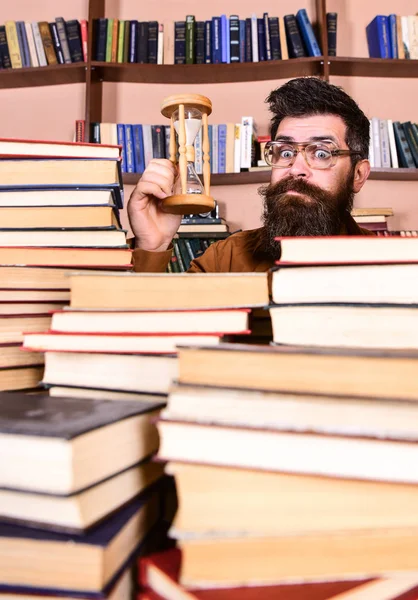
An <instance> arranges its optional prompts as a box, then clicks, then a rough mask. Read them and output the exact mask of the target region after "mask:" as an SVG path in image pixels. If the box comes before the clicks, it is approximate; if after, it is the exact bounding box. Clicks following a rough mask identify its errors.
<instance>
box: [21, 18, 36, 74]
mask: <svg viewBox="0 0 418 600" xmlns="http://www.w3.org/2000/svg"><path fill="white" fill-rule="evenodd" d="M20 23H21V24H20V30H21V34H22V43H23V51H24V54H25V56H26V63H27V66H28V67H36V66H37V65H36V63H32V57H31V52H30V47H29V38H28V32H27V29H26V23H25V22H24V21H21V22H20Z"/></svg>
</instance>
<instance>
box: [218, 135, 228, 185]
mask: <svg viewBox="0 0 418 600" xmlns="http://www.w3.org/2000/svg"><path fill="white" fill-rule="evenodd" d="M218 173H226V125H224V124H222V125H218Z"/></svg>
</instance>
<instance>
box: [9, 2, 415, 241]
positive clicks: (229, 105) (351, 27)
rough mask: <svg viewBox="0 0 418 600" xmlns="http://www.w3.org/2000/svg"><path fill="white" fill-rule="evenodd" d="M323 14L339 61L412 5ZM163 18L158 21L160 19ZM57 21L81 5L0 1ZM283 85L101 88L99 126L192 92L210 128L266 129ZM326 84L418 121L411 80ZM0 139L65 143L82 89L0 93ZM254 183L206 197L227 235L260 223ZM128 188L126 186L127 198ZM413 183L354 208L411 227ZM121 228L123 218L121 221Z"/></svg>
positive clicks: (176, 15)
mask: <svg viewBox="0 0 418 600" xmlns="http://www.w3.org/2000/svg"><path fill="white" fill-rule="evenodd" d="M302 7H305V8H307V10H308V13H309V14H310V15H311V16H313V15H314V14H315V10H314V7H315V2H314V0H297V2H292V3H291V4H290V3H285V2H283V3H278V2H277V0H264V2H263V3H262V4H261V5H259V6H258V5H257V4H255V3H254V1H253V0H227V1H225V0H212V1H211V2H208V3H196V2H192V1H191V0H154V1H153V2H141V3H139V2H138V1H137V0H108V1H107V2H106V14H107V16H108V17H115V18H121V19H124V18H126V19H132V18H137V19H141V20H151V19H157V20H159V21H160V22H164V23H165V24H167V26H170V27H171V26H172V25H171V24H172V22H173V21H174V20H178V19H182V18H184V17H185V15H186V14H195V15H196V17H197V18H198V19H199V20H203V19H206V18H209V17H211V16H213V15H217V14H222V13H226V14H228V15H229V14H234V13H236V14H239V15H240V16H241V17H242V18H243V17H246V16H250V15H251V13H252V12H254V10H256V11H257V14H258V15H259V16H261V14H262V12H264V11H267V12H269V14H270V15H278V16H283V15H284V14H287V13H289V12H291V11H296V10H297V9H299V8H302ZM328 10H335V11H337V12H338V13H339V22H338V53H339V55H340V56H343V55H346V56H347V55H349V56H350V55H351V56H367V44H366V36H365V27H366V25H367V23H368V22H369V21H370V20H371V19H372V18H373V17H374V16H375V15H376V14H377V13H380V14H389V13H391V12H393V11H396V12H397V13H398V14H403V15H407V14H415V12H416V10H417V5H416V2H415V1H414V0H398V1H397V2H396V4H394V2H393V0H371V1H368V2H365V1H364V0H328ZM162 15H164V16H162ZM56 16H63V17H64V18H65V19H70V18H86V17H87V0H71V2H69V1H68V0H67V1H66V2H62V3H57V2H56V0H38V2H36V3H35V2H32V1H31V0H15V1H14V2H12V3H6V2H4V1H3V2H1V3H0V22H2V23H3V22H4V21H5V20H7V19H13V20H49V21H50V20H53V19H54V18H55V17H56ZM281 83H284V80H272V81H262V82H254V83H234V84H222V85H217V84H210V85H193V82H192V81H191V82H190V85H187V86H178V85H163V84H160V85H157V84H155V85H140V84H130V83H125V84H111V83H108V84H105V85H104V104H103V107H104V112H103V120H104V121H112V122H142V123H158V122H161V123H163V122H164V119H163V118H162V117H161V115H160V112H159V106H160V104H161V101H162V99H163V98H164V97H165V96H167V95H169V94H173V93H178V92H180V91H190V92H198V93H201V94H204V95H207V96H209V97H210V98H211V100H212V102H213V105H214V111H213V114H212V116H211V118H210V119H211V121H210V122H212V123H222V122H223V123H225V122H227V121H236V120H237V119H240V117H241V116H243V115H253V116H254V117H255V120H256V123H257V125H258V131H259V132H260V133H265V132H267V130H268V120H269V117H268V113H267V110H266V106H265V104H264V99H265V97H266V96H267V94H268V93H269V92H270V91H271V90H272V89H274V88H276V87H278V86H279V85H280V84H281ZM332 83H335V84H337V85H341V86H343V87H344V89H345V90H346V91H347V92H348V93H350V94H351V95H352V96H353V97H354V98H355V99H356V100H357V101H358V102H359V103H360V105H361V107H362V108H363V110H364V111H365V112H366V114H367V115H368V116H377V117H380V118H391V119H400V120H413V121H418V115H417V108H416V98H417V93H418V81H417V80H412V79H396V80H395V79H393V80H391V79H365V78H337V77H334V78H332ZM0 114H1V116H2V118H1V120H0V136H3V137H28V138H45V139H62V140H71V139H72V136H73V132H74V121H75V119H79V118H83V114H84V86H83V85H81V84H77V85H66V86H56V87H55V86H49V87H44V88H42V87H41V88H27V89H17V90H0ZM257 188H258V186H256V185H243V186H242V185H239V186H220V187H213V188H212V193H213V195H214V196H215V198H216V199H217V200H218V201H219V203H220V205H221V209H222V212H223V215H224V216H225V217H226V219H227V220H228V221H229V222H230V225H231V229H232V230H235V229H237V228H243V229H247V228H251V227H257V226H258V225H259V216H260V199H259V197H258V194H257ZM131 189H132V188H131V187H129V186H127V189H126V196H128V195H129V193H130V191H131ZM417 189H418V188H417V183H414V182H386V181H370V182H368V183H367V184H366V186H365V188H364V190H363V191H362V192H361V193H360V194H359V195H358V198H357V199H356V204H357V205H358V206H392V207H393V209H394V211H395V217H394V218H393V222H392V228H394V229H398V228H417V229H418V199H417V197H416V195H417ZM125 223H126V220H125Z"/></svg>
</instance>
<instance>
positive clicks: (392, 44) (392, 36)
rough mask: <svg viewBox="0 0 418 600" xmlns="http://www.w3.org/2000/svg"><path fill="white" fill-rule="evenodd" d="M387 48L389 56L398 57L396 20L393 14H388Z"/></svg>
mask: <svg viewBox="0 0 418 600" xmlns="http://www.w3.org/2000/svg"><path fill="white" fill-rule="evenodd" d="M389 49H390V58H399V56H398V31H397V22H396V15H394V14H391V15H389Z"/></svg>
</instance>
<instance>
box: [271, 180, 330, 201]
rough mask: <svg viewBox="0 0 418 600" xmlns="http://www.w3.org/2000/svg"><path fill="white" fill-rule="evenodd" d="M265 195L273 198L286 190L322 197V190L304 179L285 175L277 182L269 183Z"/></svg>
mask: <svg viewBox="0 0 418 600" xmlns="http://www.w3.org/2000/svg"><path fill="white" fill-rule="evenodd" d="M266 192H267V196H268V197H269V198H274V197H277V196H281V195H283V194H286V192H297V193H299V194H304V195H306V196H313V197H314V198H317V197H318V196H319V197H322V196H323V190H322V189H321V188H320V187H318V186H316V185H314V184H311V183H308V182H307V181H305V180H304V179H300V178H298V179H296V178H295V177H291V176H289V177H285V178H284V179H282V180H281V181H278V182H277V183H271V184H270V185H269V186H268V188H267V190H266Z"/></svg>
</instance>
